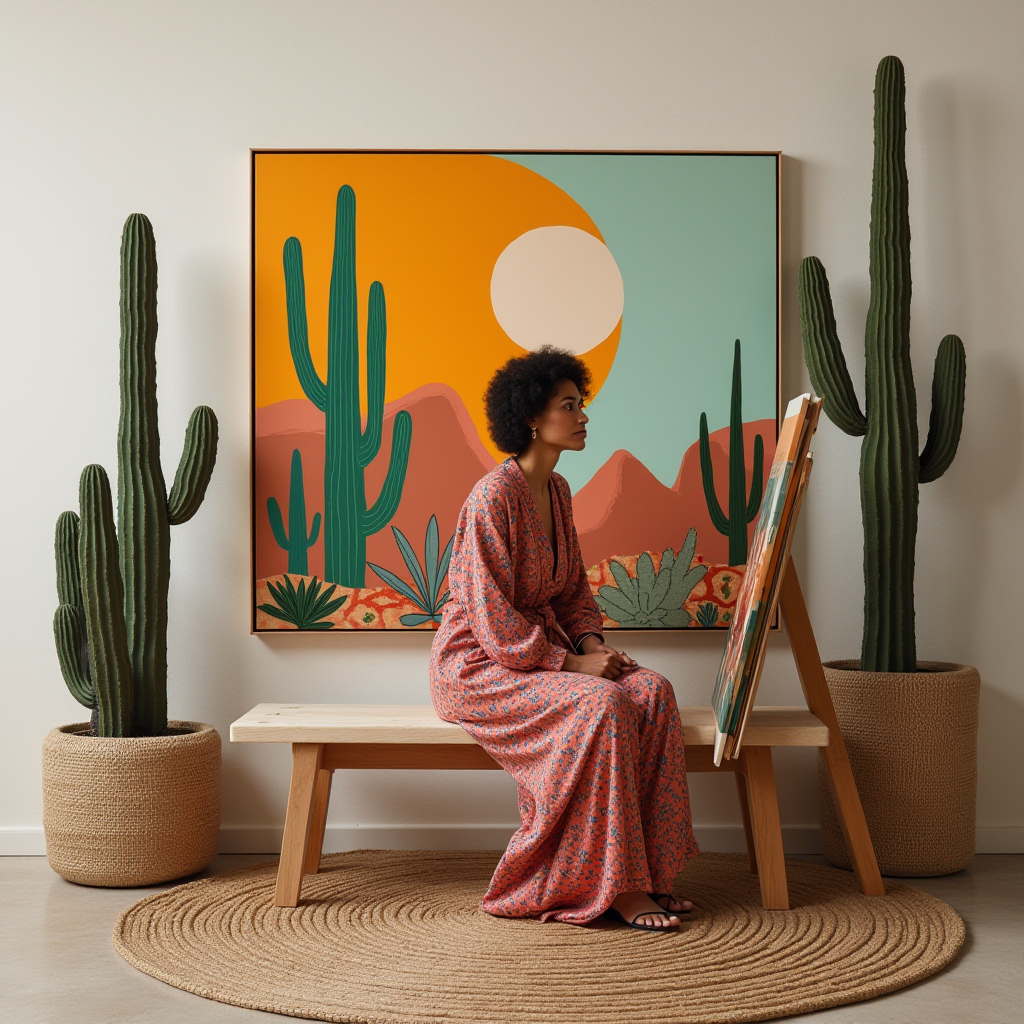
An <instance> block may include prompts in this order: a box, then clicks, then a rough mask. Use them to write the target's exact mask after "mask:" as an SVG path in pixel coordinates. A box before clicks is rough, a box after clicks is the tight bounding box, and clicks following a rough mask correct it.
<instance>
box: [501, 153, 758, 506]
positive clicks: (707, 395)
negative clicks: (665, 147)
mask: <svg viewBox="0 0 1024 1024" xmlns="http://www.w3.org/2000/svg"><path fill="white" fill-rule="evenodd" d="M501 155H502V156H503V157H504V158H505V159H507V160H511V161H514V162H516V163H518V164H521V165H522V166H524V167H528V168H529V169H531V170H533V171H535V172H537V173H538V174H541V175H543V176H544V177H545V178H547V179H548V180H549V181H551V182H553V183H554V184H555V185H557V186H558V187H559V188H561V189H562V190H563V191H564V192H566V193H568V194H569V195H570V196H572V198H573V199H575V200H576V202H577V203H579V204H580V206H582V207H583V208H584V209H585V210H586V211H587V213H588V214H590V216H591V218H592V219H593V220H594V223H595V224H597V226H598V229H599V230H600V231H601V233H602V235H603V236H604V240H605V242H606V244H607V245H608V248H609V249H610V250H611V253H612V255H613V256H614V257H615V261H616V263H617V264H618V266H619V270H620V272H621V274H622V280H623V284H624V289H625V305H624V309H623V314H622V337H621V340H620V343H619V349H618V354H617V355H616V358H615V362H614V364H613V366H612V369H611V373H610V374H609V376H608V380H607V381H606V382H605V385H604V387H603V388H602V389H601V392H600V394H599V395H598V396H597V397H596V398H595V399H594V401H593V403H592V404H591V406H590V408H589V410H588V411H589V413H590V417H591V422H590V425H589V427H588V437H587V447H586V450H585V451H584V452H581V453H578V454H577V453H567V454H566V455H565V456H564V457H563V458H562V459H561V460H560V461H559V464H558V470H559V472H560V473H562V475H563V476H565V477H566V479H567V480H568V481H569V484H570V486H571V487H572V489H573V490H574V491H576V490H579V488H580V487H582V486H583V485H584V484H585V483H586V482H587V481H588V480H589V479H590V478H591V477H592V476H593V475H594V473H596V472H597V470H598V469H599V468H600V467H601V466H602V465H603V464H604V463H605V462H606V461H607V459H608V458H609V456H611V455H612V453H613V452H614V451H615V450H616V449H618V448H625V449H627V450H629V451H630V452H632V453H633V455H635V456H636V457H637V458H638V459H640V460H641V461H642V462H643V463H644V465H645V466H647V468H648V469H649V470H650V471H651V472H652V473H653V474H654V475H655V476H656V477H657V478H658V479H659V480H661V481H662V483H664V484H667V485H669V486H671V485H672V483H673V482H674V481H675V478H676V474H677V472H678V471H679V464H680V462H681V461H682V457H683V454H684V453H685V451H686V449H687V448H688V447H689V446H690V445H691V444H692V443H693V442H694V441H696V440H697V437H698V434H699V425H700V414H701V413H702V412H706V413H707V414H708V426H709V428H710V429H711V430H712V431H713V430H717V429H718V428H719V427H724V426H728V423H729V397H730V393H731V387H732V357H733V346H734V342H735V340H736V339H737V338H739V339H740V340H741V342H742V346H743V418H744V420H746V421H750V420H756V419H764V418H768V417H774V416H775V401H776V321H777V291H776V277H775V275H776V183H775V158H774V157H772V156H738V155H731V156H730V155H723V156H714V155H696V154H695V155H682V156H673V155H667V154H664V155H663V154H657V155H639V154H637V155H631V154H626V155H618V154H571V153H567V154H547V153H544V154H501Z"/></svg>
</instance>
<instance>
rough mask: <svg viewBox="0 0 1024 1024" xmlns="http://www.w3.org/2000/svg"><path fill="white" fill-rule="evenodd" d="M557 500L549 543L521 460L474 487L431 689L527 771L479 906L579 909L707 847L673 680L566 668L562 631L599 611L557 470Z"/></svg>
mask: <svg viewBox="0 0 1024 1024" xmlns="http://www.w3.org/2000/svg"><path fill="white" fill-rule="evenodd" d="M551 508H552V514H553V519H554V526H555V544H554V546H552V544H551V542H550V541H549V540H548V537H547V534H546V533H545V532H544V526H543V522H542V520H541V518H540V513H539V511H538V510H537V506H536V503H535V502H534V500H533V496H532V494H531V493H530V489H529V485H528V483H527V481H526V478H525V477H524V476H523V473H522V470H521V469H520V468H519V465H518V463H517V462H516V461H515V460H514V459H508V460H506V461H505V462H503V463H501V464H500V465H499V466H497V467H496V468H495V469H494V470H492V471H491V472H490V473H488V474H487V476H485V477H484V478H483V479H482V480H481V481H480V482H479V483H478V484H477V485H476V487H475V488H474V489H473V492H472V493H471V494H470V496H469V498H468V499H467V500H466V504H465V505H464V506H463V509H462V512H461V514H460V516H459V522H458V527H457V530H456V534H455V547H454V550H453V553H452V558H451V563H450V566H449V571H448V579H449V584H450V587H451V599H450V600H449V601H448V602H447V604H446V605H445V609H444V618H443V621H442V623H441V628H440V629H439V630H438V632H437V635H436V636H435V638H434V643H433V648H432V651H431V660H430V692H431V698H432V700H433V702H434V707H435V709H436V710H437V713H438V714H439V715H440V716H441V718H443V719H445V720H446V721H449V722H458V723H459V724H460V725H461V726H462V727H463V728H464V729H465V730H466V731H467V732H468V733H470V735H472V736H473V737H474V738H475V739H476V740H477V741H478V742H479V743H480V745H481V746H482V747H483V748H484V749H485V750H486V751H487V752H488V753H489V754H490V755H491V756H492V757H493V758H494V759H495V760H496V761H497V762H498V763H499V764H500V765H501V766H502V767H503V768H504V769H505V770H506V771H508V772H509V773H510V774H511V775H512V777H513V778H514V779H515V780H516V784H517V786H518V791H519V812H520V816H521V818H522V826H521V828H519V830H518V831H517V832H516V833H515V835H513V837H512V839H511V840H510V842H509V845H508V848H507V849H506V851H505V854H504V856H503V857H502V859H501V861H500V862H499V864H498V866H497V868H496V869H495V872H494V875H493V877H492V878H491V884H490V887H489V888H488V890H487V893H486V895H485V896H484V899H483V903H482V907H483V909H484V910H485V911H487V912H488V913H491V914H495V915H498V916H503V917H539V918H540V919H541V920H542V921H546V920H549V919H553V920H556V921H565V922H570V923H574V924H583V923H586V922H587V921H591V920H593V919H594V918H596V917H598V916H599V915H600V914H602V913H603V912H604V911H605V910H606V909H607V908H608V907H609V906H610V905H611V902H612V900H613V899H614V898H615V897H616V896H617V895H618V894H619V893H620V892H628V891H631V890H645V891H648V892H669V891H671V887H672V882H673V880H674V879H675V877H676V875H677V874H678V872H679V871H680V869H681V868H682V867H683V865H684V864H685V863H686V861H687V860H689V859H690V858H691V857H693V856H694V855H696V853H697V852H698V850H697V844H696V842H695V841H694V838H693V830H692V827H691V824H690V803H689V795H688V792H687V785H686V767H685V759H684V752H683V737H682V728H681V726H680V723H679V710H678V707H677V705H676V700H675V695H674V693H673V690H672V684H671V683H670V682H669V681H668V680H667V679H666V678H665V677H664V676H661V675H659V674H658V673H657V672H652V671H650V670H649V669H644V668H637V669H634V670H632V671H630V672H625V673H623V674H622V675H621V676H620V677H619V678H618V679H617V680H609V679H601V678H597V677H595V676H589V675H585V674H582V673H577V672H565V671H562V664H563V662H564V661H565V657H566V654H567V649H566V646H565V639H563V634H564V635H565V636H567V637H568V639H569V640H571V641H572V642H573V643H575V642H577V641H578V640H580V639H581V638H582V637H584V636H585V635H586V634H587V633H597V634H598V635H600V634H601V621H602V617H601V612H600V610H599V609H598V607H597V604H596V602H595V601H594V598H593V595H592V594H591V590H590V584H589V581H588V580H587V574H586V570H585V568H584V565H583V558H582V556H581V554H580V548H579V541H578V539H577V537H576V530H575V527H574V526H573V522H572V496H571V494H570V491H569V485H568V483H566V481H565V479H564V478H563V477H561V476H560V475H559V474H557V473H552V474H551Z"/></svg>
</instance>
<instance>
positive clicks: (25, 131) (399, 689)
mask: <svg viewBox="0 0 1024 1024" xmlns="http://www.w3.org/2000/svg"><path fill="white" fill-rule="evenodd" d="M1022 15H1024V5H1021V4H1019V3H1014V2H1012V0H1011V2H1007V3H997V2H977V3H971V4H964V3H957V2H954V0H946V2H935V0H929V2H926V0H919V2H892V0H882V2H866V0H861V2H859V3H855V4H851V3H842V4H840V3H831V2H822V0H791V2H776V3H771V4H768V3H754V2H749V3H744V2H736V0H728V2H725V0H720V2H718V3H716V4H704V3H690V2H677V3H653V2H651V3H629V4H627V3H593V2H592V3H565V2H551V0H542V2H535V3H523V2H517V3H498V2H493V3H491V2H468V0H461V2H452V3H431V4H427V3H368V2H367V3H328V2H326V0H324V2H320V3H290V2H289V3H265V2H264V3H257V2H245V3H241V2H239V3H230V2H219V3H209V2H206V3H204V2H182V0H177V2H173V0H168V2H165V3H162V4H143V3H82V2H74V3H71V2H66V3H56V2H40V3H35V4H27V3H15V2H14V0H5V2H4V3H3V4H2V5H0V111H2V114H0V116H2V129H0V147H2V149H0V183H2V184H0V344H2V346H3V366H4V377H3V380H4V399H3V401H2V402H0V417H2V428H0V429H2V434H0V436H2V437H3V438H4V440H5V442H6V443H5V444H4V445H3V447H2V449H0V458H2V475H0V479H2V481H3V486H2V491H0V494H2V498H0V545H2V547H0V550H2V563H0V564H2V566H3V578H4V586H3V587H2V589H0V624H2V627H0V628H2V630H3V636H2V642H0V659H2V661H0V665H2V676H0V686H2V690H3V694H2V706H3V713H2V715H0V730H2V742H0V778H3V780H4V784H3V788H2V790H0V828H2V829H3V830H5V831H4V833H3V834H2V835H0V844H2V848H3V850H5V851H6V852H17V851H18V850H22V851H25V852H29V851H41V849H42V846H41V839H40V837H39V833H38V831H37V830H38V828H39V825H40V821H41V799H40V783H39V748H40V742H41V740H42V738H43V736H44V735H45V733H46V732H47V730H49V729H50V728H51V727H52V726H54V725H56V724H58V723H64V722H68V721H74V720H78V719H80V717H81V709H80V708H79V706H78V705H77V704H76V703H75V702H74V700H73V699H72V698H71V697H70V696H69V695H68V693H67V691H66V688H65V686H64V684H63V682H62V681H61V678H60V673H59V670H58V667H57V661H56V657H55V655H54V651H53V642H52V638H51V618H52V614H53V609H54V607H55V601H56V597H55V589H54V571H53V559H52V535H53V523H54V520H55V518H56V516H57V514H58V513H59V512H60V511H61V510H63V509H65V508H72V507H75V504H76V500H77V498H76V488H77V480H78V475H79V472H80V470H81V467H82V466H83V465H84V464H85V463H87V462H92V461H99V462H103V463H104V464H106V465H107V466H108V467H109V468H110V469H113V468H114V466H115V447H114V446H115V432H116V425H117V402H118V397H117V365H118V355H117V336H118V309H117V289H118V284H117V280H118V241H119V233H120V229H121V224H122V222H123V221H124V218H125V217H126V215H127V214H129V213H131V212H132V211H135V210H141V211H143V212H145V213H147V214H148V215H149V216H150V217H151V219H152V221H153V224H154V226H155V230H156V236H157V242H158V251H159V260H160V281H161V285H160V322H161V330H160V340H159V350H158V352H159V363H160V372H159V387H160V403H161V405H160V416H161V427H162V437H163V442H164V450H165V453H166V454H165V459H166V467H167V469H168V470H169V471H170V472H173V468H174V466H175V465H176V462H177V457H178V453H179V451H180V444H181V440H180V439H181V434H182V430H183V428H184V425H185V422H186V420H187V417H188V414H189V412H190V411H191V409H192V407H193V406H194V405H196V404H197V403H200V402H205V403H208V404H209V405H211V406H213V407H214V408H215V409H216V411H217V413H218V415H219V417H220V421H221V446H220V456H219V460H218V465H217V470H216V472H215V474H214V478H213V482H212V485H211V487H210V490H209V493H208V496H207V500H206V503H205V505H204V507H203V508H202V509H201V511H200V513H199V515H198V516H197V517H196V518H195V519H194V520H193V521H192V522H191V523H189V524H188V525H186V526H183V527H179V528H176V529H175V530H174V533H173V543H172V555H173V564H174V572H173V579H172V585H171V632H170V649H169V655H170V666H171V711H172V714H173V715H175V716H180V717H188V718H195V719H201V720H205V721H208V722H212V723H214V724H215V725H216V726H217V727H218V728H219V729H221V731H222V733H224V734H226V732H227V727H228V724H229V723H230V722H231V721H232V720H233V719H234V718H236V717H237V716H238V715H240V714H241V713H243V712H244V711H246V710H247V709H248V708H250V707H251V706H252V705H253V704H255V703H257V702H259V701H264V700H298V701H335V702H394V703H424V702H427V701H428V700H429V696H428V688H427V679H426V666H427V656H428V647H429V639H430V638H429V636H423V635H404V636H403V635H398V636H392V635H387V636H373V635H339V636H333V635H332V636H324V637H306V636H303V637H294V636H280V637H268V638H257V637H252V636H250V635H249V633H248V601H249V589H248V578H247V574H248V567H249V563H248V516H249V511H248V457H249V455H248V439H247V429H248V372H249V367H248V358H249V355H248V354H249V341H248V337H249V335H248V330H249V328H248V276H247V275H248V259H249V252H248V217H249V163H248V160H249V155H248V150H249V147H309V148H312V147H321V148H330V147H336V148H346V147H431V148H433V147H480V148H616V149H618V148H624V149H630V148H637V149H659V148H664V149H698V150H699V149H720V150H730V149H763V150H774V149H778V150H782V151H783V153H785V154H786V160H785V164H784V175H785V183H784V221H785V228H784V277H783V294H784V301H783V314H784V342H783V343H784V393H785V395H786V396H789V395H791V394H794V393H796V392H798V391H799V390H803V389H804V388H805V386H806V378H805V375H804V371H803V368H802V360H801V353H800V344H799V331H798V325H797V319H796V309H795V271H796V267H797V265H798V262H799V260H800V258H801V257H802V256H804V255H806V254H812V253H813V254H816V255H818V256H820V257H821V258H822V259H823V260H824V262H825V264H826V266H827V268H828V270H829V273H830V277H831V280H832V284H833V294H834V296H835V300H836V311H837V315H838V319H839V324H840V329H841V333H842V336H843V337H844V339H845V344H846V353H847V358H848V360H849V362H850V364H851V369H852V371H853V372H854V375H855V378H857V379H859V378H860V376H861V375H862V372H863V342H862V337H863V335H862V331H863V323H864V314H865V310H866V306H867V297H868V292H867V288H868V284H867V225H868V202H869V191H870V177H871V114H872V99H871V90H872V82H873V75H874V69H875V65H876V64H877V62H878V60H879V58H880V57H882V56H884V55H885V54H887V53H895V54H898V55H899V56H901V57H902V58H903V60H904V62H905V64H906V68H907V75H908V118H909V124H910V132H909V136H908V160H909V165H910V182H911V189H912V193H911V219H912V227H913V232H914V264H913V267H914V287H915V291H914V307H913V315H914V329H913V333H914V344H915V363H916V369H917V373H918V394H919V396H920V398H921V409H922V421H923V422H926V419H927V413H928V409H929V400H928V395H929V392H930V385H929V381H930V375H931V368H930V364H931V360H932V359H933V357H934V351H935V347H936V345H937V343H938V341H939V339H940V338H941V336H942V335H943V334H945V333H947V332H956V333H959V334H960V335H961V336H962V337H963V339H964V342H965V344H966V347H967V358H968V396H967V414H966V424H965V430H964V436H963V440H962V442H961V445H960V452H959V454H958V456H957V460H956V462H955V463H954V465H953V467H952V469H951V470H950V471H949V473H948V474H947V475H946V476H945V477H944V478H943V479H942V480H940V481H938V482H937V483H934V484H931V485H928V486H927V487H926V488H924V489H923V493H922V508H921V534H920V541H919V545H918V558H919V571H918V577H917V598H918V620H919V650H920V654H921V656H922V657H927V658H936V659H947V660H954V661H965V662H969V663H973V664H975V665H977V666H979V668H980V670H981V675H982V679H983V683H984V689H983V695H982V719H981V769H980V790H979V804H978V822H979V826H980V832H979V836H980V847H981V848H983V849H989V850H998V849H1005V850H1011V849H1014V850H1021V849H1024V796H1022V791H1021V780H1022V777H1024V771H1022V760H1024V755H1022V753H1021V751H1022V749H1024V744H1022V742H1021V736H1022V735H1024V680H1022V678H1021V671H1020V666H1021V664H1022V663H1024V629H1022V628H1021V625H1020V623H1021V620H1022V618H1024V614H1022V613H1024V597H1022V593H1021V586H1020V582H1019V577H1020V570H1021V566H1022V556H1024V539H1022V536H1021V524H1022V522H1024V490H1022V442H1021V432H1022V425H1024V424H1022V419H1024V412H1022V408H1024V407H1022V401H1024V393H1022V392H1024V385H1022V375H1024V346H1022V342H1021V339H1022V333H1024V287H1022V285H1024V281H1022V275H1021V268H1022V267H1024V241H1022V240H1024V198H1022V195H1024V189H1022V181H1024V178H1022V171H1021V169H1022V167H1024V130H1022V129H1024V88H1022V86H1024V60H1022V57H1024V17H1022ZM858 455H859V443H858V441H857V440H855V439H852V438H848V437H846V436H845V435H842V434H840V433H839V432H838V430H837V429H836V428H835V427H833V426H832V425H831V424H830V423H825V424H824V425H823V426H822V428H821V430H820V432H819V438H818V441H817V445H816V456H817V458H816V460H815V462H816V466H817V469H816V473H815V479H814V482H813V484H812V487H811V491H810V494H809V497H808V501H807V505H806V512H805V514H804V516H803V523H802V537H801V539H800V547H799V551H798V557H799V564H800V568H801V571H802V574H803V577H804V584H805V589H806V591H807V595H808V602H809V606H810V609H811V616H812V619H813V621H814V624H815V627H816V630H817V634H818V638H819V642H820V645H821V648H822V653H823V655H824V656H826V657H844V656H847V657H848V656H851V655H855V654H856V653H857V651H858V649H859V636H860V619H861V616H860V606H861V600H862V583H861V575H860V572H861V569H860V557H861V555H860V551H861V539H860V536H861V535H860V514H859V508H858V498H857V465H858ZM629 640H630V643H629V645H628V649H629V650H630V651H631V653H633V654H634V655H635V656H637V657H638V658H640V660H642V661H644V662H646V663H647V664H649V665H651V666H652V667H654V668H657V669H659V670H661V671H663V672H665V673H666V674H667V675H668V676H669V677H670V678H671V679H672V680H673V681H674V683H675V684H676V688H677V693H678V695H679V698H680V701H681V703H684V704H700V703H706V702H707V700H708V696H709V691H710V687H711V684H712V680H713V677H714V672H715V670H716V668H717V663H718V658H719V654H720V649H721V648H720V645H721V640H720V639H718V638H709V637H705V636H679V635H671V636H654V637H635V638H634V637H630V638H629ZM778 641H779V642H776V643H775V644H774V649H773V651H772V653H771V657H770V661H769V665H768V669H767V672H766V676H765V679H764V683H763V689H762V691H761V694H762V700H763V701H764V702H765V703H794V702H797V701H798V700H799V689H798V686H797V683H796V681H795V672H794V670H793V666H792V661H791V659H790V657H789V655H788V651H787V649H786V647H785V644H784V642H782V640H781V638H778ZM778 772H779V776H780V789H781V791H782V793H781V796H782V804H783V817H784V820H785V822H786V824H787V826H789V827H790V832H789V837H788V838H789V841H790V843H791V844H792V847H793V848H797V847H802V848H811V847H813V843H814V832H813V829H814V827H815V825H816V821H817V803H816V791H815V783H814V771H813V760H812V759H811V758H809V757H806V756H792V757H782V758H780V759H779V766H778ZM286 783H287V754H286V751H285V750H283V749H268V748H264V747H250V748H242V749H237V748H231V747H228V746H226V748H225V777H224V797H225V799H224V823H225V826H227V828H228V832H226V834H225V844H226V846H231V847H232V848H236V849H237V848H242V847H248V848H255V849H261V850H266V849H270V848H272V846H273V843H274V841H275V833H274V831H273V830H274V829H275V828H276V827H279V826H280V825H281V823H282V818H283V806H284V799H285V793H286ZM692 788H693V793H694V818H695V821H696V822H697V824H698V826H700V827H701V828H700V832H699V834H700V835H702V836H703V837H704V838H705V840H707V841H710V842H711V843H713V844H715V843H717V844H719V845H720V844H722V843H726V842H731V841H735V839H736V836H735V827H736V825H737V823H738V821H739V818H738V809H737V806H736V801H735V795H734V793H733V791H732V787H731V785H730V784H729V782H728V780H718V779H708V778H695V779H694V780H693V787H692ZM332 823H333V824H336V825H345V824H348V825H359V826H373V825H378V826H386V827H385V828H384V829H383V831H373V832H365V833H362V832H361V833H358V834H356V835H354V836H353V835H352V834H351V833H348V832H344V831H338V832H335V833H334V834H333V837H332V842H333V843H334V844H335V845H344V844H348V845H373V844H377V843H379V844H381V845H387V844H389V843H393V844H395V845H400V844H402V843H413V844H415V843H416V842H419V841H422V842H423V843H424V844H427V845H429V844H442V843H445V842H450V843H454V844H458V843H466V844H469V843H477V844H480V845H484V846H496V845H501V843H502V842H503V841H504V839H503V838H502V837H503V836H504V835H507V834H508V833H509V832H510V831H511V829H512V828H513V827H514V825H515V824H516V823H517V811H516V802H515V789H514V785H513V783H512V782H511V780H510V779H509V778H508V777H507V776H503V775H498V774H497V773H494V774H491V773H466V774H457V773H449V774H435V775H429V774H427V773H408V774H405V773H402V774H399V773H392V774H387V773H380V774H378V773H346V774H345V775H344V776H342V777H339V779H338V781H337V782H336V783H335V799H334V804H333V807H332ZM417 825H418V826H421V827H422V828H423V830H422V831H420V832H419V833H416V832H412V831H410V830H409V829H408V828H407V826H417ZM486 825H492V826H496V828H492V829H486V828H461V827H460V826H486ZM430 826H438V827H444V828H446V829H447V831H438V830H436V829H435V830H430V828H429V827H430ZM715 826H732V832H730V831H729V830H728V829H724V830H723V829H719V830H718V831H715ZM232 830H233V831H232Z"/></svg>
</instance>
